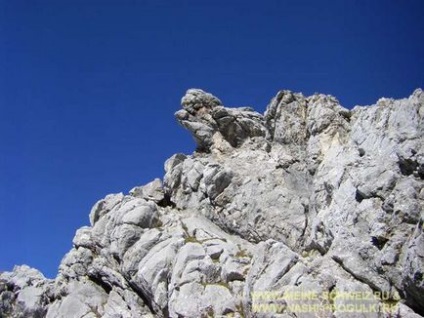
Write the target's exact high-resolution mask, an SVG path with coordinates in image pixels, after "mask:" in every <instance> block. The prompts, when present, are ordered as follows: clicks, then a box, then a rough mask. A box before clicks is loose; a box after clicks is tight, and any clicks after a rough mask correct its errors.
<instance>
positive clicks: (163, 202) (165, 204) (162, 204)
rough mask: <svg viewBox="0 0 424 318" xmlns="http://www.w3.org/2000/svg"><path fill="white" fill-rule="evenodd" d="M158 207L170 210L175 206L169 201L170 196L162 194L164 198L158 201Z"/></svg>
mask: <svg viewBox="0 0 424 318" xmlns="http://www.w3.org/2000/svg"><path fill="white" fill-rule="evenodd" d="M157 205H158V206H160V207H162V208H166V207H171V208H175V207H176V204H175V202H174V201H172V199H171V195H170V194H169V193H166V192H165V193H164V197H163V199H162V200H160V201H159V202H158V203H157Z"/></svg>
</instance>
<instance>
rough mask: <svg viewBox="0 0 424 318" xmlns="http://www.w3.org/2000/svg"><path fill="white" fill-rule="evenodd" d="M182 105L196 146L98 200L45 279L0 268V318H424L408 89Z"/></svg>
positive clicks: (420, 172)
mask: <svg viewBox="0 0 424 318" xmlns="http://www.w3.org/2000/svg"><path fill="white" fill-rule="evenodd" d="M182 106H183V108H182V109H181V110H180V111H178V112H177V113H176V118H177V120H178V121H179V123H180V124H181V125H182V126H184V127H185V128H187V129H188V130H189V131H190V132H191V134H192V135H193V137H194V139H195V141H196V143H197V149H196V152H195V153H194V154H192V155H184V154H176V155H174V156H172V157H171V158H170V159H168V160H167V161H166V163H165V171H166V173H165V176H164V178H163V179H162V180H161V179H156V180H154V181H152V182H151V183H149V184H147V185H144V186H141V187H136V188H134V189H132V190H131V191H130V193H129V194H127V195H124V194H122V193H119V194H111V195H108V196H106V197H105V198H104V199H102V200H100V201H99V202H97V203H96V204H95V205H94V207H93V209H92V211H91V213H90V224H91V225H90V226H87V227H83V228H81V229H79V230H78V231H77V233H76V235H75V238H74V240H73V246H74V247H73V248H72V250H71V251H69V253H68V254H67V255H66V256H65V257H64V258H63V260H62V262H61V265H60V268H59V274H58V276H57V277H56V279H54V280H49V279H45V278H44V277H43V275H42V274H41V273H40V272H38V271H37V270H35V269H31V268H29V267H28V266H17V267H15V269H14V270H13V272H7V273H2V274H1V275H0V317H48V318H50V317H51V318H57V317H75V318H94V317H116V318H118V317H174V318H179V317H192V318H198V317H340V318H342V317H410V318H415V317H423V316H424V278H423V273H424V234H423V231H424V228H423V222H424V212H423V206H424V187H423V184H424V140H423V136H424V121H423V118H424V93H423V91H422V90H421V89H418V90H416V91H415V92H414V93H413V94H412V95H411V96H410V97H409V98H405V99H401V100H393V99H386V98H382V99H380V100H379V101H378V102H377V103H376V105H372V106H367V107H360V106H357V107H355V108H354V109H352V110H348V109H345V108H343V107H342V106H340V104H339V102H338V101H337V100H336V99H335V98H334V97H332V96H328V95H322V94H315V95H312V96H310V97H305V96H303V95H302V94H298V93H292V92H290V91H280V92H279V93H278V94H277V95H276V96H275V97H274V98H273V99H272V101H271V103H270V105H269V106H268V108H267V110H266V112H265V114H264V115H262V114H259V113H257V112H255V111H253V110H252V109H251V108H248V107H241V108H227V107H225V106H223V104H222V102H221V101H220V100H219V99H218V98H216V97H214V96H213V95H211V94H209V93H206V92H204V91H202V90H199V89H191V90H188V91H187V93H186V95H185V96H184V97H183V99H182Z"/></svg>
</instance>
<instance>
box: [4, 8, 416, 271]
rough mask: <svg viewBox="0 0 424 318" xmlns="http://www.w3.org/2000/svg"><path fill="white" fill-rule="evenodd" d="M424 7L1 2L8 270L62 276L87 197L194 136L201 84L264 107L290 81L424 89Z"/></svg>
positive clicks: (361, 94)
mask: <svg viewBox="0 0 424 318" xmlns="http://www.w3.org/2000/svg"><path fill="white" fill-rule="evenodd" d="M423 12H424V1H422V0H416V1H410V0H402V1H401V0H397V1H367V0H363V1H349V0H344V1H340V0H334V1H295V0H293V1H283V0H276V1H271V0H268V1H261V2H259V1H221V0H215V1H198V0H196V1H194V0H193V1H175V0H172V1H171V0H170V1H158V0H152V1H122V0H120V1H118V0H116V1H105V0H102V1H100V0H99V1H94V0H67V1H65V0H59V1H58V0H51V1H20V0H13V1H11V0H10V1H7V0H0V111H1V114H0V235H1V238H0V270H11V269H12V267H13V265H14V264H22V263H26V264H29V265H30V266H33V267H36V268H38V269H40V270H42V271H43V272H44V273H45V274H46V275H47V276H49V277H53V276H55V275H56V272H57V267H58V265H59V262H60V260H61V258H62V257H63V255H64V254H65V253H66V252H67V251H68V250H69V249H70V248H71V246H72V238H73V236H74V233H75V231H76V229H77V228H78V227H81V226H83V225H87V224H88V213H89V211H90V208H91V206H92V205H93V204H94V203H95V202H96V201H97V200H98V199H101V198H103V197H104V196H105V195H106V194H108V193H115V192H121V191H123V192H128V190H129V189H131V188H132V187H133V186H135V185H141V184H144V183H146V182H148V181H150V180H151V179H153V178H155V177H161V176H162V175H163V163H164V161H165V160H166V159H167V158H168V157H170V156H171V155H172V154H173V153H176V152H185V153H191V152H192V151H193V149H194V142H193V141H192V139H191V137H190V135H189V134H188V133H187V132H186V131H184V130H183V129H182V128H181V127H179V126H178V125H177V123H176V121H175V120H174V117H173V113H174V112H175V111H176V110H178V109H179V107H180V104H179V103H180V99H181V97H182V95H183V94H184V92H185V90H186V89H188V88H191V87H199V88H203V89H205V90H207V91H210V92H212V93H213V94H215V95H216V96H218V97H219V98H220V99H221V100H222V101H223V102H224V104H225V105H227V106H245V105H250V106H254V107H255V108H256V109H257V110H259V111H261V112H262V111H263V110H264V109H265V107H266V105H267V103H268V102H269V100H270V99H271V98H272V97H273V95H275V93H276V92H277V91H278V90H279V89H290V90H294V91H302V92H303V93H304V94H306V95H309V94H312V93H314V92H323V93H329V94H332V95H334V96H336V97H337V98H338V99H339V100H340V101H341V103H342V104H343V105H344V106H346V107H352V106H354V105H356V104H361V105H367V104H372V103H374V102H375V101H376V100H377V99H378V98H379V97H382V96H385V97H395V98H400V97H406V96H409V94H410V93H412V91H413V90H414V89H415V88H417V87H423V86H424V19H423Z"/></svg>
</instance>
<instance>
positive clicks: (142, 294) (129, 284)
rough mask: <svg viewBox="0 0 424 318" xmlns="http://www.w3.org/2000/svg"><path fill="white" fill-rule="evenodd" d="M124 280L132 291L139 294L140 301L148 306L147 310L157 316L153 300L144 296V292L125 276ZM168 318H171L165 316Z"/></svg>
mask: <svg viewBox="0 0 424 318" xmlns="http://www.w3.org/2000/svg"><path fill="white" fill-rule="evenodd" d="M124 279H125V281H126V282H127V283H128V286H130V287H131V289H132V290H133V291H134V292H135V293H136V294H137V296H138V297H140V299H141V300H142V301H143V303H144V304H145V305H146V306H147V308H149V310H150V312H151V313H152V314H155V313H156V311H155V310H154V309H153V305H152V302H151V300H150V299H149V298H148V297H147V296H145V295H144V293H143V291H142V290H141V289H140V288H139V287H138V286H137V285H136V284H134V283H133V282H131V281H130V280H129V279H127V278H126V277H125V276H124ZM166 312H167V310H166ZM168 317H169V315H166V316H164V318H168Z"/></svg>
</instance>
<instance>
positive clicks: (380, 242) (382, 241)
mask: <svg viewBox="0 0 424 318" xmlns="http://www.w3.org/2000/svg"><path fill="white" fill-rule="evenodd" d="M388 241H389V239H388V238H385V237H383V236H371V243H372V244H373V245H374V246H375V247H377V248H378V249H379V250H382V249H383V247H384V245H386V243H387V242H388Z"/></svg>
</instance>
